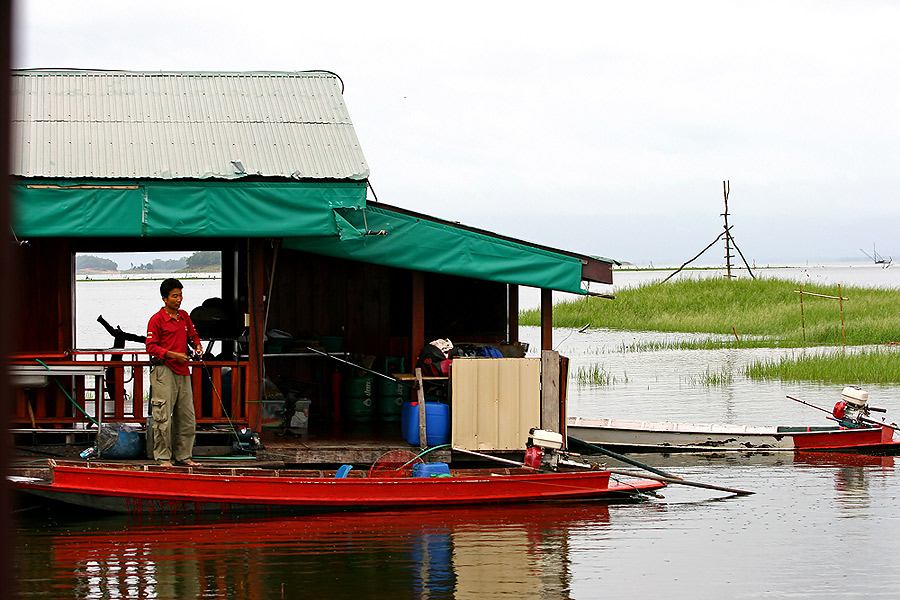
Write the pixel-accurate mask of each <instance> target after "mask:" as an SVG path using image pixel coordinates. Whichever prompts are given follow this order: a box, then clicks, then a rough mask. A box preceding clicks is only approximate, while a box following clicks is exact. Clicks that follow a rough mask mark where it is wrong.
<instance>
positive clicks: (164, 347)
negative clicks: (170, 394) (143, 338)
mask: <svg viewBox="0 0 900 600" xmlns="http://www.w3.org/2000/svg"><path fill="white" fill-rule="evenodd" d="M188 338H190V339H191V340H193V341H194V344H195V345H196V344H199V343H200V336H198V335H197V331H196V330H195V329H194V323H193V322H191V317H190V316H189V315H188V314H187V313H186V312H185V311H183V310H179V311H178V318H177V319H176V318H175V317H173V316H170V315H169V313H167V312H166V309H165V308H161V309H159V312H158V313H156V314H155V315H153V316H152V317H150V322H149V323H148V324H147V352H148V353H150V356H154V357H156V358H159V359H162V361H163V362H164V363H165V365H166V366H167V367H169V368H170V369H172V371H173V372H174V373H175V374H176V375H190V374H191V370H190V369H189V368H188V366H187V364H186V363H184V364H183V363H179V362H178V361H177V360H175V359H174V358H166V352H168V351H169V350H171V351H172V352H182V353H186V352H187V342H188Z"/></svg>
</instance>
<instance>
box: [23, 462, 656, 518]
mask: <svg viewBox="0 0 900 600" xmlns="http://www.w3.org/2000/svg"><path fill="white" fill-rule="evenodd" d="M51 467H52V477H51V480H49V481H46V480H41V479H37V478H30V477H8V478H7V479H8V480H9V482H10V484H11V485H12V486H13V487H14V488H17V489H19V490H21V491H23V492H27V493H29V494H34V495H37V496H42V497H45V498H49V499H52V500H57V501H62V502H66V503H69V504H75V505H79V506H86V507H90V508H95V509H100V510H106V511H113V512H120V513H134V514H156V513H166V514H169V513H171V514H179V513H198V512H212V513H232V512H244V511H257V512H264V513H265V512H274V511H329V510H365V509H386V508H394V509H396V508H422V507H428V506H446V505H474V504H499V503H513V502H535V501H548V500H596V499H614V500H636V499H639V498H640V497H641V494H642V493H643V492H648V491H652V490H655V489H658V488H661V487H664V486H665V484H663V483H660V482H658V481H651V480H646V479H632V480H628V481H622V482H619V481H616V480H611V478H610V472H609V471H579V472H571V473H565V472H552V473H537V472H535V471H533V470H527V469H465V470H457V471H453V472H452V473H451V474H450V476H444V477H367V476H365V475H366V473H365V472H364V471H351V472H350V474H349V476H347V477H336V476H335V475H337V473H336V472H334V471H330V472H329V471H308V470H305V471H293V470H267V469H232V468H204V467H184V468H173V469H161V468H158V467H155V466H152V465H148V466H135V465H121V464H110V463H107V464H97V463H62V462H59V463H56V462H54V461H51Z"/></svg>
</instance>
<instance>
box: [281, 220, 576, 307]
mask: <svg viewBox="0 0 900 600" xmlns="http://www.w3.org/2000/svg"><path fill="white" fill-rule="evenodd" d="M337 212H338V213H339V214H340V215H341V216H342V217H343V218H344V220H345V221H346V222H347V224H348V227H347V229H348V231H349V230H350V227H352V228H353V229H355V230H357V231H359V232H365V231H369V232H370V235H365V236H359V237H355V238H351V236H349V235H344V236H343V237H344V239H339V238H336V237H330V238H328V237H288V238H285V239H284V242H283V244H284V247H285V248H288V249H292V250H302V251H305V252H312V253H315V254H325V255H328V256H335V257H338V258H346V259H349V260H356V261H361V262H368V263H374V264H378V265H388V266H392V267H400V268H404V269H414V270H419V271H427V272H431V273H444V274H447V275H456V276H459V277H471V278H474V279H486V280H488V281H497V282H501V283H515V284H519V285H527V286H532V287H537V288H548V289H553V290H559V291H563V292H572V293H575V294H584V293H586V292H585V291H584V290H582V288H581V281H582V277H581V275H582V263H581V260H580V259H578V258H574V257H571V256H567V255H564V254H558V253H555V252H550V251H548V250H543V249H540V248H535V247H532V246H527V245H524V244H519V243H516V242H513V241H509V240H504V239H500V238H496V237H492V236H489V235H485V234H483V233H478V232H474V231H469V230H466V229H462V228H459V227H454V226H452V225H451V224H446V223H440V222H435V221H431V220H428V219H423V218H420V217H416V216H413V215H408V214H403V213H399V212H395V211H392V210H387V209H383V208H379V207H378V206H373V205H372V204H369V205H368V207H367V208H366V209H365V211H362V210H338V211H337ZM379 231H384V232H386V235H375V232H379Z"/></svg>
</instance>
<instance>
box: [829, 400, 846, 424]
mask: <svg viewBox="0 0 900 600" xmlns="http://www.w3.org/2000/svg"><path fill="white" fill-rule="evenodd" d="M846 408H847V403H846V402H844V401H843V400H838V401H837V404H835V405H834V408H833V409H831V414H832V415H834V418H835V419H843V418H844V409H846Z"/></svg>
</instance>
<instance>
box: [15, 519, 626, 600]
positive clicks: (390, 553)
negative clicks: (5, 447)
mask: <svg viewBox="0 0 900 600" xmlns="http://www.w3.org/2000/svg"><path fill="white" fill-rule="evenodd" d="M45 518H46V517H45ZM608 523H609V508H608V507H607V506H606V505H604V504H599V503H576V504H565V505H559V504H556V505H541V504H538V505H522V506H516V507H504V508H495V507H487V508H469V509H452V508H448V509H445V510H428V511H409V512H405V511H404V512H379V513H341V514H337V515H312V516H300V517H289V518H277V519H275V518H272V519H260V520H241V521H235V520H222V519H219V520H208V519H200V520H191V521H181V522H177V523H171V522H165V523H162V522H152V521H140V520H135V519H133V518H126V517H110V518H106V519H102V520H97V521H79V522H69V523H62V524H56V525H47V524H46V523H43V522H38V521H35V520H32V521H31V522H30V523H24V524H23V526H22V527H21V528H20V529H19V531H18V534H19V536H20V538H19V540H18V544H17V546H18V547H17V552H16V558H17V561H16V571H17V575H18V576H17V580H18V582H19V585H20V590H19V591H20V594H21V597H23V598H58V597H74V598H79V599H100V598H103V599H106V598H179V599H181V598H225V597H227V598H245V599H247V600H256V599H264V598H282V597H284V598H292V597H300V596H305V597H329V598H351V597H352V598H457V599H463V598H491V597H518V598H525V597H528V598H532V597H552V598H568V597H569V595H570V594H569V589H570V585H571V572H570V569H569V563H570V560H569V556H568V555H569V552H570V550H569V537H570V533H571V532H572V531H575V530H577V531H585V530H590V531H593V532H594V533H595V534H596V535H595V537H597V539H600V538H602V536H603V532H604V531H605V530H606V528H607V526H608ZM282 590H283V591H282Z"/></svg>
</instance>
